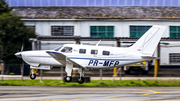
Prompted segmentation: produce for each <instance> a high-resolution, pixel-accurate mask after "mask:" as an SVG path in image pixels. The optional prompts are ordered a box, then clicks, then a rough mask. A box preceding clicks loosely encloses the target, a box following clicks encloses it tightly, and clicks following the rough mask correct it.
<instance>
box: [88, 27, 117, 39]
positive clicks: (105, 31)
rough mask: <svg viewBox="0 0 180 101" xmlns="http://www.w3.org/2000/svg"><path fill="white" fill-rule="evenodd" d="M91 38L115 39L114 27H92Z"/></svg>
mask: <svg viewBox="0 0 180 101" xmlns="http://www.w3.org/2000/svg"><path fill="white" fill-rule="evenodd" d="M90 36H91V37H114V26H90Z"/></svg>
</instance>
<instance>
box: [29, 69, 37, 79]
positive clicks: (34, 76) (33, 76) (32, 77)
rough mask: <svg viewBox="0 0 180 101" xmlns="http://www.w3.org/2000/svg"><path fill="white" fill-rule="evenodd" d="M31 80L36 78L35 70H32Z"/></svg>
mask: <svg viewBox="0 0 180 101" xmlns="http://www.w3.org/2000/svg"><path fill="white" fill-rule="evenodd" d="M30 78H31V79H32V80H34V79H35V78H36V74H34V69H32V73H31V75H30Z"/></svg>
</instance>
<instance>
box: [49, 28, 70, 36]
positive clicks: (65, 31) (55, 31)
mask: <svg viewBox="0 0 180 101" xmlns="http://www.w3.org/2000/svg"><path fill="white" fill-rule="evenodd" d="M51 35H52V36H73V35H74V26H51Z"/></svg>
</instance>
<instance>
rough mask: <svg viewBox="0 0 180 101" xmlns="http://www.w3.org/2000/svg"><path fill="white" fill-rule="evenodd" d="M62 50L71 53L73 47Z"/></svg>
mask: <svg viewBox="0 0 180 101" xmlns="http://www.w3.org/2000/svg"><path fill="white" fill-rule="evenodd" d="M61 52H65V53H71V52H72V47H64V48H63V49H62V50H61Z"/></svg>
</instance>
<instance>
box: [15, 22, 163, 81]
mask: <svg viewBox="0 0 180 101" xmlns="http://www.w3.org/2000/svg"><path fill="white" fill-rule="evenodd" d="M165 29H166V26H161V25H153V26H152V27H151V28H150V29H149V30H148V31H147V32H146V33H145V34H144V35H143V36H142V37H141V38H140V39H139V40H138V41H137V42H136V43H134V44H133V45H132V46H131V47H128V48H121V47H105V46H98V44H99V43H97V44H96V46H89V45H79V44H64V45H62V46H60V47H58V48H56V49H54V50H42V51H22V52H18V53H16V54H15V55H16V56H17V57H20V58H22V59H23V60H24V61H25V62H26V63H27V64H29V65H30V68H31V69H48V70H50V69H51V67H52V66H64V67H65V71H66V73H67V76H66V77H65V81H66V82H71V80H72V77H71V72H72V70H73V68H78V72H79V74H80V78H79V79H78V83H80V84H81V83H83V82H84V71H85V70H86V69H89V68H96V69H97V68H99V69H108V68H114V67H121V66H124V65H127V64H133V63H137V62H143V61H149V60H152V59H155V58H156V57H153V53H154V51H155V49H156V47H157V45H158V43H159V41H160V39H161V36H162V34H163V33H164V31H165ZM35 77H36V75H35V74H34V71H33V70H32V74H31V75H30V78H31V79H35Z"/></svg>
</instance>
